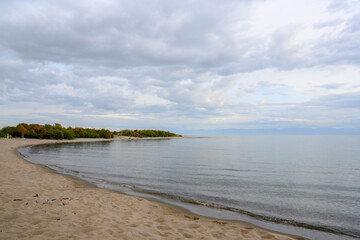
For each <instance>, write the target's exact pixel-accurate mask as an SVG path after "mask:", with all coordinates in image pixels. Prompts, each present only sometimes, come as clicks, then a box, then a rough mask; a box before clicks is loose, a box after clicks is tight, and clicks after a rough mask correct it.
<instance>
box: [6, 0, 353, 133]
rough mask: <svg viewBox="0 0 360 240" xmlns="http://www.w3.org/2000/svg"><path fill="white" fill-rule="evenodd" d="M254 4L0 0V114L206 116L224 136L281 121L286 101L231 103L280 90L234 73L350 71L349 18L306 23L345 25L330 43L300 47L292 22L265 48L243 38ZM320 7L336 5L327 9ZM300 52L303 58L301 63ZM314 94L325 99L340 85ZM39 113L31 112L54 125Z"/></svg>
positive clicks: (257, 0) (258, 39) (325, 39)
mask: <svg viewBox="0 0 360 240" xmlns="http://www.w3.org/2000/svg"><path fill="white" fill-rule="evenodd" d="M263 2H266V1H262V0H254V1H250V0H249V1H235V0H226V1H221V3H219V2H218V1H196V2H194V1H160V0H159V1H151V3H150V2H145V1H91V2H78V1H76V2H74V1H70V0H66V1H51V2H49V1H32V2H31V3H29V2H28V1H2V2H1V3H0V88H1V91H0V104H1V105H2V106H4V109H5V110H7V109H9V110H8V111H10V107H9V106H12V105H16V104H18V105H16V106H18V107H19V108H20V107H22V104H24V103H32V104H33V105H34V106H35V105H36V104H39V105H42V104H43V105H47V106H56V105H62V106H64V109H67V110H66V111H65V113H64V114H70V115H71V114H73V113H71V111H70V110H74V111H81V114H82V115H83V116H86V115H92V114H93V115H96V114H98V115H101V114H130V115H136V116H138V115H139V114H143V115H144V116H147V117H148V119H156V118H157V119H165V118H167V119H173V122H172V123H169V124H173V125H174V124H175V123H176V122H178V121H183V122H185V120H186V119H195V120H196V121H197V120H200V119H202V120H204V121H208V122H209V123H207V124H208V126H210V125H211V124H215V122H216V121H217V120H218V119H226V121H228V122H226V121H225V122H226V123H224V126H225V125H226V124H228V126H231V127H234V126H237V124H238V125H242V124H245V123H243V122H246V121H249V122H250V121H257V122H258V123H259V125H261V124H265V123H264V122H267V123H269V124H270V123H271V124H275V123H277V122H276V121H274V122H271V120H269V119H268V118H270V117H279V115H281V114H279V115H276V114H274V115H273V114H272V112H274V111H284V110H286V111H288V109H289V107H288V106H289V105H291V104H293V103H292V101H289V103H286V104H284V105H282V106H280V105H275V104H271V103H268V104H263V105H261V106H260V105H259V104H256V103H255V102H254V101H253V102H251V103H249V102H244V101H242V100H243V96H244V95H246V94H248V93H255V92H256V91H257V90H259V89H262V88H273V87H281V86H286V84H284V83H281V82H280V81H274V82H272V81H270V80H267V76H263V79H260V80H256V81H255V80H254V83H252V82H251V81H249V80H247V79H246V77H243V76H242V74H247V73H249V74H251V73H253V72H256V71H261V70H264V69H275V70H276V71H291V70H294V69H301V68H304V69H311V68H315V67H319V66H321V67H323V66H331V65H336V64H339V63H344V64H349V65H353V66H358V64H359V59H360V52H359V48H358V46H359V40H358V39H360V36H359V34H360V31H359V30H360V25H359V22H360V20H359V16H360V15H356V16H353V17H352V18H350V19H348V20H343V18H336V19H335V20H331V21H322V22H319V23H317V24H314V25H313V26H314V28H315V29H324V28H325V29H329V28H332V27H336V26H338V25H340V24H343V22H342V21H346V22H345V23H344V26H345V27H344V28H343V29H342V31H341V32H340V34H337V35H336V34H334V35H333V36H331V37H329V36H328V35H326V34H324V35H323V36H321V37H320V38H319V39H317V40H316V41H314V42H311V43H309V44H308V45H306V46H303V45H299V44H292V43H293V42H294V41H296V40H297V38H298V33H299V32H301V31H302V25H301V23H299V24H291V25H287V26H281V27H277V28H276V29H275V30H274V31H273V32H271V33H270V34H269V35H268V36H266V39H264V36H262V35H256V34H249V31H250V30H251V24H252V23H251V22H249V17H250V16H251V14H252V9H253V8H254V6H255V5H256V4H262V3H263ZM337 3H339V2H337ZM329 9H331V11H335V10H336V9H338V10H339V9H340V10H339V11H346V9H347V8H346V6H341V8H340V6H336V4H332V5H331V6H330V7H329ZM269 21H270V20H269ZM304 44H305V43H304ZM303 47H304V48H306V49H307V51H309V52H310V53H311V54H308V55H307V54H303ZM239 76H240V77H239ZM318 86H319V87H320V88H322V89H325V90H329V89H331V90H335V89H337V88H340V87H341V86H342V85H341V84H333V83H332V84H323V85H318ZM264 95H266V94H264ZM268 95H269V94H268ZM273 95H276V94H273ZM324 98H325V97H324ZM339 98H340V97H339ZM343 98H346V99H347V100H346V101H345V100H343V103H340V102H341V101H342V100H339V99H338V98H336V97H334V96H332V97H331V96H329V97H328V99H325V100H329V101H330V103H331V104H330V103H326V102H325V100H321V99H318V100H316V101H315V100H314V102H312V103H311V104H313V105H316V106H321V105H322V104H323V105H324V106H332V107H337V106H339V107H341V106H346V104H349V105H348V106H354V107H356V104H355V101H357V100H358V98H357V96H356V95H355V94H354V95H348V96H347V97H345V96H343ZM336 99H337V100H336ZM351 101H353V102H351ZM309 104H310V103H309ZM332 104H333V105H332ZM285 105H286V106H287V107H284V106H285ZM298 107H299V109H303V107H304V106H298ZM19 111H20V110H19ZM289 112H291V110H289ZM39 114H40V113H39ZM49 114H50V115H49ZM49 114H45V113H44V112H42V113H41V114H40V115H41V116H43V117H44V118H45V117H46V118H50V117H51V118H56V116H57V117H59V116H60V113H59V114H58V115H56V114H54V113H49ZM291 114H292V115H293V116H296V111H294V112H292V113H291ZM283 115H286V114H283ZM65 116H68V115H63V118H64V119H71V118H70V117H65ZM79 116H80V114H79ZM250 116H251V117H250ZM264 116H266V117H264ZM73 117H74V116H73ZM287 117H288V118H291V116H287ZM79 118H80V117H79ZM242 118H243V119H245V120H243V119H242ZM256 118H260V119H261V120H254V119H256ZM262 118H264V119H265V120H264V119H262ZM309 118H311V116H310V115H309ZM92 119H93V118H92ZM227 119H229V120H227ZM231 119H235V120H231ZM246 119H249V120H246ZM69 121H70V120H69ZM139 121H140V120H139ZM154 121H155V120H154ZM236 121H238V122H241V124H240V123H237V122H236ZM148 122H149V121H148ZM155 122H156V121H155ZM155 122H154V123H152V124H155ZM213 122H214V123H213ZM127 124H130V123H129V122H127ZM144 124H146V121H144ZM189 124H191V123H189ZM194 124H195V123H194ZM197 124H198V125H199V126H203V125H204V123H197ZM271 124H270V125H271ZM254 125H256V124H255V123H254Z"/></svg>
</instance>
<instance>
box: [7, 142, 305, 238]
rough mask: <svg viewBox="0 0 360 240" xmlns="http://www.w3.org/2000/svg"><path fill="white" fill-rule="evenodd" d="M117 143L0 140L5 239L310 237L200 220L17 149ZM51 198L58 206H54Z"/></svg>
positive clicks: (247, 225) (240, 224)
mask: <svg viewBox="0 0 360 240" xmlns="http://www.w3.org/2000/svg"><path fill="white" fill-rule="evenodd" d="M124 139H128V137H126V138H124ZM113 140H117V139H105V140H103V139H78V140H61V141H56V140H34V139H25V140H24V139H0V143H1V144H0V145H1V152H2V153H4V154H3V156H2V157H1V162H0V173H1V174H0V175H1V202H2V204H1V206H2V207H1V210H2V211H1V215H2V216H1V219H3V221H2V222H1V224H0V226H1V232H0V236H3V237H5V238H7V239H12V238H14V239H15V238H16V239H17V238H22V237H24V238H27V239H29V238H36V239H41V238H44V239H47V238H49V237H50V238H59V239H61V238H64V237H66V238H82V237H86V238H92V239H96V238H99V237H101V238H104V239H112V238H122V239H144V238H154V239H161V238H171V239H176V238H179V239H182V238H195V239H202V238H204V239H205V238H206V239H219V238H224V239H239V237H240V238H243V239H304V238H301V237H296V236H291V235H285V234H281V233H277V232H274V231H271V230H267V229H263V228H260V227H257V226H254V225H252V224H248V223H245V222H240V221H227V220H218V219H213V218H208V217H203V216H197V215H195V214H193V213H190V212H188V211H187V210H186V209H183V208H179V207H175V206H172V205H169V204H165V203H161V202H160V203H159V202H156V201H150V200H147V199H143V198H139V197H135V196H129V195H126V194H121V193H119V192H115V191H111V190H106V189H102V188H97V187H96V186H94V185H92V184H89V183H87V182H84V181H82V180H79V179H76V178H69V177H67V176H64V175H61V174H54V171H49V170H48V169H45V168H42V167H41V166H39V165H36V164H33V163H30V162H27V161H26V160H24V159H23V158H22V157H20V156H19V155H17V154H16V152H17V151H16V149H18V148H20V147H24V146H29V145H39V144H55V143H76V142H89V141H90V142H91V141H113ZM36 195H38V196H36ZM34 196H36V197H34ZM16 199H17V200H16ZM53 199H56V200H54V201H52V200H53ZM14 200H16V201H14ZM48 200H50V201H52V202H51V203H50V204H49V202H48Z"/></svg>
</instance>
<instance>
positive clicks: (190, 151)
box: [19, 136, 360, 239]
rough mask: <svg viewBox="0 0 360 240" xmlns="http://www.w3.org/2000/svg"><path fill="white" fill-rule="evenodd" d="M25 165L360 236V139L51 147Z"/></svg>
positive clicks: (38, 149) (305, 231)
mask: <svg viewBox="0 0 360 240" xmlns="http://www.w3.org/2000/svg"><path fill="white" fill-rule="evenodd" d="M19 151H20V153H21V154H23V155H24V156H25V158H26V159H27V160H28V161H31V162H34V163H37V164H40V165H45V166H47V167H49V168H51V169H53V170H55V171H58V172H60V173H64V174H69V175H72V176H75V177H78V178H81V179H83V180H86V181H89V182H91V183H93V184H95V185H97V186H99V187H103V188H109V189H114V190H118V191H121V192H124V193H127V194H132V195H137V196H142V197H147V198H151V199H155V200H160V201H163V202H167V203H170V204H174V205H178V206H182V207H185V208H187V209H189V210H191V211H193V212H195V213H198V214H201V215H206V216H211V217H217V218H222V219H234V220H241V221H246V222H250V223H253V224H256V225H258V226H261V227H265V228H268V229H272V230H276V231H280V232H284V233H290V234H295V235H300V236H303V237H307V238H310V239H355V238H360V227H359V226H360V136H212V137H203V138H177V139H162V140H121V141H113V142H93V143H72V144H54V145H40V146H33V147H25V148H21V149H19Z"/></svg>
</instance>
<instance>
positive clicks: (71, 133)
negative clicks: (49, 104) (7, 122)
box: [0, 123, 114, 139]
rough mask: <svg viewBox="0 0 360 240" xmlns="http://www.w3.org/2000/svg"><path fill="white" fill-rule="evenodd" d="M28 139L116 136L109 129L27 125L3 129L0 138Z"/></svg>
mask: <svg viewBox="0 0 360 240" xmlns="http://www.w3.org/2000/svg"><path fill="white" fill-rule="evenodd" d="M7 136H10V137H22V138H24V137H27V138H38V139H75V138H113V137H114V134H113V133H112V132H111V131H110V130H107V129H94V128H80V127H75V128H73V127H68V128H64V127H62V126H61V124H59V123H55V124H54V125H50V124H45V125H40V124H26V123H20V124H18V125H17V126H13V127H11V126H8V127H3V128H2V129H1V130H0V137H7Z"/></svg>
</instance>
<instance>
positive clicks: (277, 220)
mask: <svg viewBox="0 0 360 240" xmlns="http://www.w3.org/2000/svg"><path fill="white" fill-rule="evenodd" d="M122 186H125V187H126V185H124V184H123V185H122ZM129 188H130V189H131V190H132V191H134V192H138V193H143V194H149V195H155V196H159V197H163V198H167V199H170V200H175V201H180V202H183V203H188V204H194V205H199V206H205V207H210V208H215V209H219V210H225V211H230V212H236V213H239V214H243V215H246V216H249V217H252V218H254V219H258V220H261V221H267V222H272V223H278V224H286V225H291V226H294V227H300V228H306V229H311V230H317V231H322V232H326V233H332V234H336V235H344V236H348V237H354V238H359V237H360V233H359V232H357V231H349V230H348V229H339V228H331V227H327V226H321V225H313V224H309V223H305V222H299V221H295V220H291V219H285V218H279V217H273V216H266V215H261V214H257V213H253V212H250V211H247V210H244V209H240V208H234V207H229V206H225V205H221V204H216V203H208V202H202V201H197V200H193V199H188V198H183V197H181V196H177V195H172V194H167V193H161V192H154V191H148V190H143V189H139V188H136V187H135V186H130V187H129Z"/></svg>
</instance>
